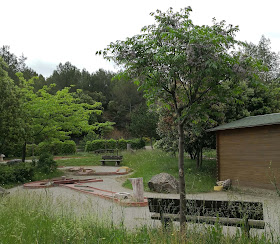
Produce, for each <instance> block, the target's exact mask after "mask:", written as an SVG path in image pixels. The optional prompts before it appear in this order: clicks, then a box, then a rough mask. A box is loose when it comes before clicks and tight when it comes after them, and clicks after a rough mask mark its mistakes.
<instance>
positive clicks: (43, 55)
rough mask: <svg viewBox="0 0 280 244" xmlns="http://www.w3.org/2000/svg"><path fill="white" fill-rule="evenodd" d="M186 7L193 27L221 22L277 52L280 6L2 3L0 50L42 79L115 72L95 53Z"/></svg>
mask: <svg viewBox="0 0 280 244" xmlns="http://www.w3.org/2000/svg"><path fill="white" fill-rule="evenodd" d="M187 6H191V7H192V9H193V12H192V13H191V19H192V20H193V22H194V24H199V25H202V24H208V25H210V24H211V22H212V18H213V17H215V18H216V19H217V20H218V21H220V20H226V23H227V24H233V25H239V27H240V31H239V33H238V35H237V39H239V40H242V41H248V42H253V43H255V44H257V43H258V42H259V40H260V38H261V36H262V35H264V36H265V37H266V38H269V39H270V40H271V47H272V50H273V51H275V52H279V51H280V25H279V23H280V21H279V9H280V0H266V1H260V0H234V1H229V0H228V1H226V0H211V1H210V0H169V1H168V0H138V1H134V0H117V1H116V0H102V1H101V0H98V1H97V0H2V1H1V5H0V7H1V14H0V23H1V27H0V46H2V45H9V46H10V51H11V52H12V53H14V54H16V55H17V56H20V55H21V54H24V56H26V57H27V58H28V59H27V64H28V66H29V67H31V68H32V69H34V70H35V71H37V72H38V73H40V74H43V75H44V76H45V77H48V76H50V75H51V74H52V72H53V70H54V69H56V66H57V65H58V64H59V63H60V62H61V63H65V62H66V61H70V62H71V63H72V64H73V65H75V66H77V67H78V68H79V69H83V68H85V69H87V70H88V71H89V72H95V71H97V70H98V69H99V68H103V69H106V70H112V71H116V67H115V66H114V65H113V64H112V63H109V62H107V61H105V60H103V58H102V57H101V56H96V55H95V52H96V51H97V50H100V49H103V48H105V47H106V46H107V45H108V44H109V43H110V42H111V41H116V40H124V39H125V38H126V37H131V36H133V35H136V34H139V33H140V29H141V28H142V27H143V26H145V25H149V24H153V23H154V19H153V17H151V16H150V15H149V13H150V12H154V11H155V10H156V9H160V10H162V11H166V10H167V9H168V8H169V7H173V8H174V9H175V10H179V9H180V8H184V7H187Z"/></svg>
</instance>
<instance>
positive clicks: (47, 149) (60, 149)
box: [35, 140, 76, 155]
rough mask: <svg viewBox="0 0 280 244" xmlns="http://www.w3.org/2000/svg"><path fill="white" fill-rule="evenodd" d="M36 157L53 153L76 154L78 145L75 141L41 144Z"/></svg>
mask: <svg viewBox="0 0 280 244" xmlns="http://www.w3.org/2000/svg"><path fill="white" fill-rule="evenodd" d="M35 151H36V155H41V154H43V153H51V154H53V155H61V154H74V153H76V143H75V142H74V141H70V140H68V141H64V142H62V141H54V142H51V143H49V142H41V143H39V145H38V146H37V148H36V150H35Z"/></svg>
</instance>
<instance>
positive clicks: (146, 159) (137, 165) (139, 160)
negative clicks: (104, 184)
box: [124, 150, 216, 193]
mask: <svg viewBox="0 0 280 244" xmlns="http://www.w3.org/2000/svg"><path fill="white" fill-rule="evenodd" d="M124 163H125V165H126V166H128V167H130V168H132V169H133V170H134V171H135V173H133V174H132V175H131V176H130V177H143V181H144V188H145V190H146V191H148V190H149V189H148V181H149V180H150V179H151V178H152V177H153V176H154V175H156V174H159V173H162V172H165V173H169V174H171V175H173V176H174V177H175V178H178V159H177V157H174V156H171V155H170V154H167V153H165V152H162V151H159V150H153V151H145V150H142V151H137V153H135V154H131V153H124ZM215 174H216V161H215V160H203V166H202V168H201V169H196V163H195V161H194V160H191V159H188V158H185V179H186V191H187V193H197V192H208V191H212V190H213V187H214V185H215V181H216V177H215V176H216V175H215ZM124 186H125V187H131V184H130V183H129V181H126V182H125V184H124Z"/></svg>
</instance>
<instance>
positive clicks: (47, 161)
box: [36, 153, 57, 174]
mask: <svg viewBox="0 0 280 244" xmlns="http://www.w3.org/2000/svg"><path fill="white" fill-rule="evenodd" d="M36 165H37V168H38V169H39V171H41V172H43V173H47V174H48V173H52V172H55V171H56V169H57V163H56V161H54V160H53V155H51V154H49V153H43V154H41V155H40V157H39V160H38V162H37V164H36Z"/></svg>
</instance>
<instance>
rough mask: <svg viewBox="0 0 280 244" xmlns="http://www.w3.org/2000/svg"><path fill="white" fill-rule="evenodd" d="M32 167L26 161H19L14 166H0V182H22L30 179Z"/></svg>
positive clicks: (3, 183)
mask: <svg viewBox="0 0 280 244" xmlns="http://www.w3.org/2000/svg"><path fill="white" fill-rule="evenodd" d="M33 176H34V169H33V168H32V167H31V165H30V164H28V163H20V164H17V165H14V166H6V165H3V166H0V184H1V185H5V184H12V183H23V182H26V181H28V180H31V179H32V177H33Z"/></svg>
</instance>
